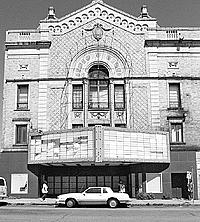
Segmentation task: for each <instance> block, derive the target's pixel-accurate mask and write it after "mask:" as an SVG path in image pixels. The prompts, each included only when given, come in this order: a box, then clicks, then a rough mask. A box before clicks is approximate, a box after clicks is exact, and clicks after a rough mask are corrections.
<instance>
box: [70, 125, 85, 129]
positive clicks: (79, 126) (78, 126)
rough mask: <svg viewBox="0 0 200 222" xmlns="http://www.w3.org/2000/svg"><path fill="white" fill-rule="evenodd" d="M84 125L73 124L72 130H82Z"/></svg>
mask: <svg viewBox="0 0 200 222" xmlns="http://www.w3.org/2000/svg"><path fill="white" fill-rule="evenodd" d="M82 127H83V124H72V129H78V128H82Z"/></svg>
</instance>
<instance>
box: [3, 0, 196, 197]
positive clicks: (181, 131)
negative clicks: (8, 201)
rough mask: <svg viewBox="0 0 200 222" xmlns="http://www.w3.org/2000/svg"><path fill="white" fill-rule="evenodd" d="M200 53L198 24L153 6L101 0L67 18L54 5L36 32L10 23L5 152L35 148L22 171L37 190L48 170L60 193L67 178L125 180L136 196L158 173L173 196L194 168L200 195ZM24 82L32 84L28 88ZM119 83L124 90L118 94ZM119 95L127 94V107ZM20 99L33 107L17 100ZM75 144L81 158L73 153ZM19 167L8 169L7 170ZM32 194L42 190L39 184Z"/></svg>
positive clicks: (73, 180) (183, 191) (89, 181)
mask: <svg viewBox="0 0 200 222" xmlns="http://www.w3.org/2000/svg"><path fill="white" fill-rule="evenodd" d="M199 52H200V31H199V28H178V27H177V28H162V27H159V26H158V24H157V20H156V19H154V18H152V17H150V16H149V14H148V12H147V10H146V6H143V7H142V11H141V15H140V16H139V17H138V18H137V17H134V16H132V15H128V14H127V13H125V12H122V11H120V10H117V9H115V8H113V7H111V6H109V5H107V4H105V3H104V2H103V1H100V0H98V1H93V2H92V3H91V4H89V5H88V6H86V7H84V8H82V9H80V10H78V11H76V12H74V13H72V14H70V15H66V16H65V17H63V18H60V19H58V18H56V15H55V11H54V9H53V8H50V9H49V14H48V16H47V18H46V19H45V20H41V21H40V25H39V29H38V30H19V31H12V30H11V31H8V32H7V35H6V50H5V55H6V56H5V75H4V78H5V84H4V101H3V142H2V149H1V151H2V152H1V155H2V158H4V156H5V155H6V157H5V158H7V155H10V159H11V160H14V159H15V153H16V152H23V153H24V152H25V153H28V160H27V159H26V158H25V155H23V163H25V164H27V165H28V168H27V169H25V167H23V169H22V168H19V170H18V172H19V173H21V174H28V175H29V178H30V180H31V181H30V180H29V182H30V184H31V182H34V186H37V187H38V188H39V184H40V182H41V180H42V179H44V177H46V178H47V179H48V182H49V183H50V184H51V185H50V186H51V187H50V189H51V195H52V196H53V195H54V196H55V195H57V194H59V193H61V192H63V190H64V186H65V185H66V184H68V183H69V184H72V185H70V186H69V187H71V186H75V187H76V189H78V191H80V189H79V188H80V184H82V183H84V185H85V184H86V185H89V184H90V185H100V184H102V183H104V184H103V185H106V184H107V185H109V186H112V188H113V189H116V184H117V182H116V181H117V180H118V179H120V178H123V179H124V181H126V183H127V187H128V190H127V191H128V193H129V194H130V195H131V196H136V194H137V193H138V192H139V187H141V186H142V189H143V191H144V192H146V191H149V190H151V189H152V187H150V184H151V182H152V181H153V182H152V183H155V181H154V179H152V175H153V178H154V176H155V178H157V180H156V181H160V183H161V186H160V187H162V189H160V190H157V192H155V195H157V196H158V197H162V196H163V195H165V196H166V195H167V196H173V197H174V196H175V195H176V194H175V193H174V192H175V190H177V189H178V190H179V192H180V195H181V197H183V198H187V197H188V190H187V184H186V183H185V182H184V181H185V180H184V179H182V182H183V183H182V185H181V187H178V186H177V184H176V182H177V180H178V179H180V178H186V172H187V171H193V173H194V175H193V182H194V183H195V190H194V195H195V198H199V197H200V191H199V190H200V185H199V184H200V182H199V181H200V178H199V173H200V168H199V165H200V160H199V159H200V158H199V150H200V139H199V129H200V121H199V116H200V110H199V107H200V102H199V101H200V100H199V84H200V62H199V61H200V56H199ZM100 66H101V67H103V69H105V70H106V71H105V70H104V77H101V78H100V79H98V78H97V79H98V80H96V79H95V78H94V77H93V79H91V77H90V72H91V73H92V71H91V70H93V71H94V67H96V71H98V69H99V67H100ZM101 71H102V70H101ZM105 73H108V74H105ZM93 74H94V73H93ZM98 75H99V71H98ZM94 76H95V75H94ZM92 80H93V81H104V83H105V82H106V84H107V83H108V85H107V88H106V89H105V88H104V89H103V90H100V88H101V85H98V84H99V82H98V83H97V82H96V84H97V85H98V87H99V88H98V91H97V92H98V93H99V94H101V93H102V94H101V95H102V98H104V100H105V101H101V102H102V103H104V102H105V103H106V101H107V100H108V104H106V105H107V106H105V107H103V108H102V107H101V108H99V107H98V108H97V107H96V108H95V109H94V107H92V105H91V101H92V102H94V103H95V102H96V100H95V99H94V98H92V96H93V97H95V96H96V94H94V93H93V92H92V90H91V89H92V87H91V82H92ZM21 85H26V86H27V87H28V91H27V92H25V93H24V92H22V93H21V94H20V90H19V89H20V86H21ZM77 85H78V86H80V88H81V89H82V91H81V92H80V91H79V92H78V93H79V94H76V95H78V96H79V97H78V98H79V105H80V104H81V105H80V107H79V108H78V109H77V108H76V107H74V94H73V93H74V91H73V90H74V88H73V87H74V86H77ZM117 86H120V87H122V88H123V95H122V94H117V93H116V92H115V90H116V88H115V87H117ZM170 86H172V89H171V88H170ZM173 87H177V88H176V90H174V88H173ZM80 88H79V89H80ZM95 89H96V88H95ZM105 92H106V93H105ZM92 93H93V94H92ZM174 93H175V94H174ZM80 95H81V96H80ZM91 95H92V96H91ZM94 95H95V96H94ZM174 95H175V100H176V99H179V100H180V101H178V102H179V103H178V105H179V106H177V107H175V108H174V107H170V102H171V101H170V100H171V97H172V100H173V99H174ZM98 96H99V95H98ZM98 96H97V97H98ZM117 96H121V97H120V98H123V103H124V104H123V106H121V107H120V108H119V107H118V108H116V102H117V101H120V102H121V100H120V99H119V98H118V97H117ZM91 98H92V99H91ZM95 98H96V97H95ZM106 99H107V100H106ZM26 101H28V102H26ZM20 102H22V103H23V104H24V103H25V105H27V107H26V109H24V108H23V109H19V108H18V103H20ZM176 102H177V101H176ZM98 105H99V104H98ZM100 105H101V104H100ZM97 125H98V126H97ZM99 125H102V127H100V126H99ZM177 126H178V127H179V128H178V130H177V128H176V127H177ZM180 126H181V128H180ZM20 127H22V129H24V128H23V127H26V128H25V129H26V130H27V133H28V136H29V137H27V138H24V136H23V135H24V134H23V133H22V134H20V133H19V132H18V131H19V129H20ZM79 127H81V128H79ZM91 127H93V128H91ZM104 127H107V128H104ZM173 127H174V128H173ZM73 128H78V129H73ZM174 130H176V131H174ZM88 132H92V133H91V135H90V134H89V133H88ZM104 133H105V134H104ZM112 133H113V135H112ZM18 134H20V135H18ZM77 135H78V136H77ZM135 135H137V136H135ZM134 136H135V139H133V137H134ZM114 137H116V140H115V142H116V141H117V142H118V144H117V145H116V147H117V148H116V149H115V146H113V144H115V143H114V142H113V143H112V141H113V138H114ZM118 137H119V138H118ZM161 137H162V139H161ZM44 138H45V139H44ZM88 138H90V141H89V139H88ZM163 138H166V139H163ZM174 138H175V140H174ZM92 139H93V140H94V141H93V140H92ZM18 140H19V141H21V142H22V143H18V142H17V141H18ZM24 141H25V143H24ZM88 141H89V142H88ZM95 141H96V142H95ZM169 141H170V142H171V143H170V144H169ZM38 144H39V145H38ZM84 144H87V145H84ZM88 144H89V145H88ZM120 144H121V145H120ZM120 146H122V147H124V148H123V149H122V150H121V149H120ZM88 147H89V148H88ZM161 147H163V149H161ZM72 150H76V156H78V157H79V158H78V159H73V153H72ZM80 150H81V151H80ZM88 150H89V151H88ZM81 152H83V153H81ZM87 152H91V153H90V155H89V156H90V158H89V159H87V158H86V156H85V153H87ZM112 154H113V157H112ZM195 155H196V157H195ZM119 156H120V157H124V160H122V159H117V158H118V157H119ZM129 156H130V158H129ZM170 156H171V159H170ZM69 157H70V158H69ZM156 158H157V159H156ZM17 159H19V156H18V155H17ZM97 160H98V161H97ZM128 160H129V161H128ZM34 161H35V162H34ZM81 164H82V165H83V166H82V167H83V170H82V168H81V169H80V168H79V165H81ZM16 165H17V163H16ZM50 165H51V167H52V169H53V170H52V172H51V171H50V169H49V166H50ZM17 166H18V165H17ZM0 169H1V167H0ZM18 172H16V171H15V170H14V168H12V169H10V170H9V171H8V172H5V171H4V172H3V171H2V173H1V171H0V173H1V174H2V176H3V175H5V177H6V178H10V174H15V173H18ZM77 172H78V173H77ZM33 175H34V176H33ZM77 175H78V176H77ZM94 175H95V178H96V179H95V178H93V177H94ZM161 175H162V176H161ZM83 177H84V178H83ZM148 178H151V180H148ZM56 180H58V181H59V184H61V185H60V188H59V190H56V188H55V186H54V183H55V181H56ZM79 180H80V181H81V180H83V181H85V182H80V181H79ZM9 181H10V179H9ZM66 181H68V182H66ZM69 181H71V182H69ZM94 181H96V182H94ZM102 181H104V182H102ZM108 181H110V182H108ZM94 183H96V184H94ZM10 184H13V181H10ZM63 184H65V185H63ZM74 184H75V185H74ZM66 186H68V185H66ZM179 188H180V189H179ZM9 189H10V188H9ZM62 189H63V190H62ZM70 189H71V188H69V190H67V191H70ZM73 189H75V188H73ZM10 192H11V194H13V193H12V190H10ZM19 194H20V192H19ZM27 195H29V193H28V192H27ZM30 195H32V196H36V195H37V189H36V191H35V193H34V194H33V193H31V194H30ZM30 195H29V196H30Z"/></svg>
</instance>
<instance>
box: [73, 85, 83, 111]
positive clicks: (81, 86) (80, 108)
mask: <svg viewBox="0 0 200 222" xmlns="http://www.w3.org/2000/svg"><path fill="white" fill-rule="evenodd" d="M75 87H77V88H78V87H80V89H81V90H80V91H76V92H81V96H80V97H76V98H79V99H81V101H80V102H79V103H77V102H76V103H75V102H74V100H75V97H74V92H75ZM74 104H81V105H80V107H75V105H74ZM72 109H73V110H83V85H82V84H73V85H72Z"/></svg>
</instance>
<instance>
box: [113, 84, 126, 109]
mask: <svg viewBox="0 0 200 222" xmlns="http://www.w3.org/2000/svg"><path fill="white" fill-rule="evenodd" d="M124 106H125V104H124V85H115V110H117V109H124Z"/></svg>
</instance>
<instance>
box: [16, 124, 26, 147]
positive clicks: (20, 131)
mask: <svg viewBox="0 0 200 222" xmlns="http://www.w3.org/2000/svg"><path fill="white" fill-rule="evenodd" d="M16 144H27V125H26V124H23V125H16Z"/></svg>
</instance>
